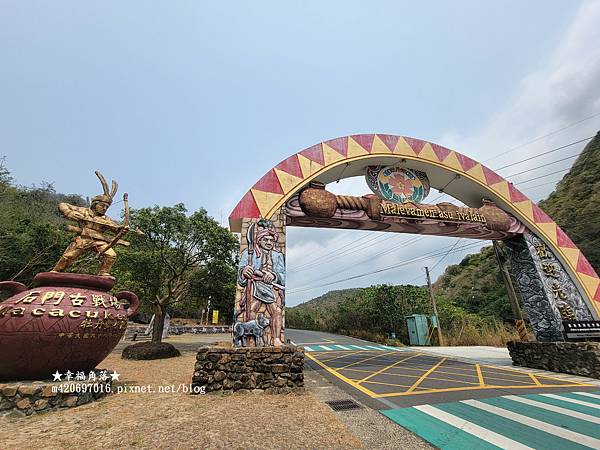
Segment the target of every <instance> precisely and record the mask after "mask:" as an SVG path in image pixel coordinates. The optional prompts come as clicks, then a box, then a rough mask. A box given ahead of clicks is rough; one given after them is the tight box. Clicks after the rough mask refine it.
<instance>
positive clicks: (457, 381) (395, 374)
mask: <svg viewBox="0 0 600 450" xmlns="http://www.w3.org/2000/svg"><path fill="white" fill-rule="evenodd" d="M338 370H349V371H352V372H363V373H372V372H371V371H370V370H362V369H338ZM440 373H441V374H443V373H446V372H443V371H441V370H436V371H435V375H437V374H440ZM384 375H390V376H393V377H407V378H419V377H420V376H421V375H409V374H405V373H395V372H386V373H385V374H384ZM460 376H466V375H460ZM471 378H475V375H473V376H472V377H471ZM427 379H428V380H439V381H450V382H452V383H462V384H473V385H479V382H477V383H474V382H472V381H464V380H457V379H450V378H441V377H438V376H435V377H433V376H431V375H430V376H428V377H427ZM485 379H486V380H496V381H508V382H509V383H521V384H526V385H528V386H532V387H534V386H536V385H535V384H532V383H531V380H528V381H521V380H509V379H507V378H496V377H485ZM484 385H485V383H484ZM550 386H558V385H555V384H551V385H550ZM561 386H570V385H567V384H564V385H561Z"/></svg>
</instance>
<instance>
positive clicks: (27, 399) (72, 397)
mask: <svg viewBox="0 0 600 450" xmlns="http://www.w3.org/2000/svg"><path fill="white" fill-rule="evenodd" d="M110 390H111V381H110V379H109V380H108V381H103V382H96V383H88V382H80V381H77V382H63V383H60V382H52V381H14V382H10V383H0V416H9V417H23V416H30V415H32V414H35V413H39V412H43V411H49V410H53V409H58V408H72V407H74V406H79V405H84V404H86V403H89V402H91V401H94V400H98V399H99V398H102V397H104V396H106V395H108V394H109V393H110ZM61 391H62V392H61Z"/></svg>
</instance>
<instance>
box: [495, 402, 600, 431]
mask: <svg viewBox="0 0 600 450" xmlns="http://www.w3.org/2000/svg"><path fill="white" fill-rule="evenodd" d="M502 398H507V399H509V400H513V401H515V402H519V403H523V404H525V405H530V406H535V407H537V408H542V409H545V410H548V411H552V412H555V413H559V414H564V415H565V416H570V417H575V418H576V419H580V420H585V421H586V422H592V423H597V424H598V425H600V417H594V416H590V415H589V414H584V413H580V412H578V411H573V410H572V409H567V408H561V407H560V406H554V405H549V404H548V403H543V402H538V401H535V400H531V399H529V398H525V397H519V396H517V395H505V396H504V397H502Z"/></svg>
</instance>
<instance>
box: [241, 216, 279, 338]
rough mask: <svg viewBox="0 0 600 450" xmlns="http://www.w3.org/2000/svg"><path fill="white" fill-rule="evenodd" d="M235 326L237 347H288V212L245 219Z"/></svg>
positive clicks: (242, 232)
mask: <svg viewBox="0 0 600 450" xmlns="http://www.w3.org/2000/svg"><path fill="white" fill-rule="evenodd" d="M241 227H242V228H241V237H240V261H239V264H238V269H237V290H236V296H235V311H234V325H233V340H234V342H233V343H234V346H244V347H253V346H255V345H259V346H260V345H268V346H276V347H279V346H281V345H282V344H283V343H285V279H286V262H285V234H286V225H285V212H284V211H283V209H280V210H279V211H278V212H276V213H275V214H274V215H273V216H272V217H271V218H270V219H264V218H243V219H242V225H241Z"/></svg>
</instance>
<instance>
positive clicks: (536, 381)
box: [528, 373, 542, 386]
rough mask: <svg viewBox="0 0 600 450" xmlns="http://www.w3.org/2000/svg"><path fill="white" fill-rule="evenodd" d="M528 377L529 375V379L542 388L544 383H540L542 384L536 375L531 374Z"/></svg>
mask: <svg viewBox="0 0 600 450" xmlns="http://www.w3.org/2000/svg"><path fill="white" fill-rule="evenodd" d="M528 375H529V378H531V379H532V380H533V382H534V383H535V384H536V385H537V386H541V385H542V383H540V382H539V380H538V379H537V378H536V377H535V375H534V374H532V373H530V374H528Z"/></svg>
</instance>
